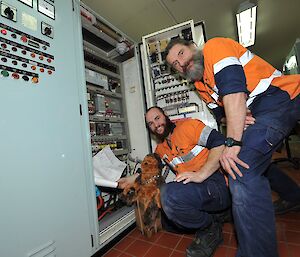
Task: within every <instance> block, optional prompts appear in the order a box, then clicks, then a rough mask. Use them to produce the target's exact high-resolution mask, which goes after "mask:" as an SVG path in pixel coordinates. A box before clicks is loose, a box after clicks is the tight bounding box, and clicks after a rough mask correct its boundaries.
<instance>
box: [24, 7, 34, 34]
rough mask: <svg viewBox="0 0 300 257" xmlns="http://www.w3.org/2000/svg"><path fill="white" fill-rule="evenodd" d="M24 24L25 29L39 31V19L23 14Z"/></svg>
mask: <svg viewBox="0 0 300 257" xmlns="http://www.w3.org/2000/svg"><path fill="white" fill-rule="evenodd" d="M22 24H23V26H24V27H26V28H28V29H31V30H33V31H37V19H36V18H35V17H33V16H31V15H29V14H28V13H25V12H23V13H22Z"/></svg>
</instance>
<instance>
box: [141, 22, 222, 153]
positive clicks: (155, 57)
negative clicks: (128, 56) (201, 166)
mask: <svg viewBox="0 0 300 257" xmlns="http://www.w3.org/2000/svg"><path fill="white" fill-rule="evenodd" d="M177 37H180V38H184V39H186V40H192V41H194V43H195V44H196V45H197V46H198V47H199V48H201V47H202V46H203V44H204V43H205V41H206V38H205V29H204V23H203V22H198V23H196V24H194V21H193V20H190V21H186V22H184V23H180V24H177V25H175V26H173V27H169V28H166V29H163V30H161V31H158V32H155V33H152V34H149V35H146V36H144V37H143V38H142V45H141V56H142V66H143V74H144V83H145V84H144V86H145V94H146V105H147V108H149V107H151V106H154V105H157V106H159V107H161V108H163V110H164V111H165V113H166V114H167V115H168V116H169V117H170V118H171V120H177V119H186V118H197V119H200V120H202V121H203V122H204V123H205V124H206V125H209V126H210V127H213V128H217V124H216V121H215V119H214V118H213V116H212V114H211V113H210V112H209V110H208V109H207V107H206V105H205V103H204V102H203V101H202V100H201V99H200V98H199V96H198V94H197V92H196V91H195V87H194V85H193V84H192V83H190V82H189V81H187V80H186V79H184V78H182V77H181V76H180V75H179V74H177V73H175V72H174V71H172V69H171V68H170V67H169V66H168V64H167V63H166V61H165V57H166V56H165V55H166V54H165V48H166V46H167V44H168V42H169V41H170V40H171V39H172V38H177ZM151 143H152V149H153V150H154V149H155V145H156V143H155V142H154V141H153V140H152V142H151Z"/></svg>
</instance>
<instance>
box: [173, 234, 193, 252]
mask: <svg viewBox="0 0 300 257" xmlns="http://www.w3.org/2000/svg"><path fill="white" fill-rule="evenodd" d="M192 241H193V239H192V238H187V237H182V238H181V240H180V241H179V243H178V244H177V246H176V249H175V250H178V251H183V252H185V250H186V248H187V247H188V246H189V245H190V244H191V243H192Z"/></svg>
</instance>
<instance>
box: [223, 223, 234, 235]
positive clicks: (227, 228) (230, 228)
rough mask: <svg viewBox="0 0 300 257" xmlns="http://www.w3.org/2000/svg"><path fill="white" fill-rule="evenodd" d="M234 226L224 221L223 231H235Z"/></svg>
mask: <svg viewBox="0 0 300 257" xmlns="http://www.w3.org/2000/svg"><path fill="white" fill-rule="evenodd" d="M233 231H234V227H233V224H232V223H224V225H223V232H227V233H233Z"/></svg>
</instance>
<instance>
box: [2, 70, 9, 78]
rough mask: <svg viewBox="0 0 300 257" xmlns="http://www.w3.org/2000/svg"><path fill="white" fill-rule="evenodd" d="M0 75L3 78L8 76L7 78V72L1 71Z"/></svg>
mask: <svg viewBox="0 0 300 257" xmlns="http://www.w3.org/2000/svg"><path fill="white" fill-rule="evenodd" d="M1 75H2V76H3V77H8V76H9V73H8V71H6V70H3V71H1Z"/></svg>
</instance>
